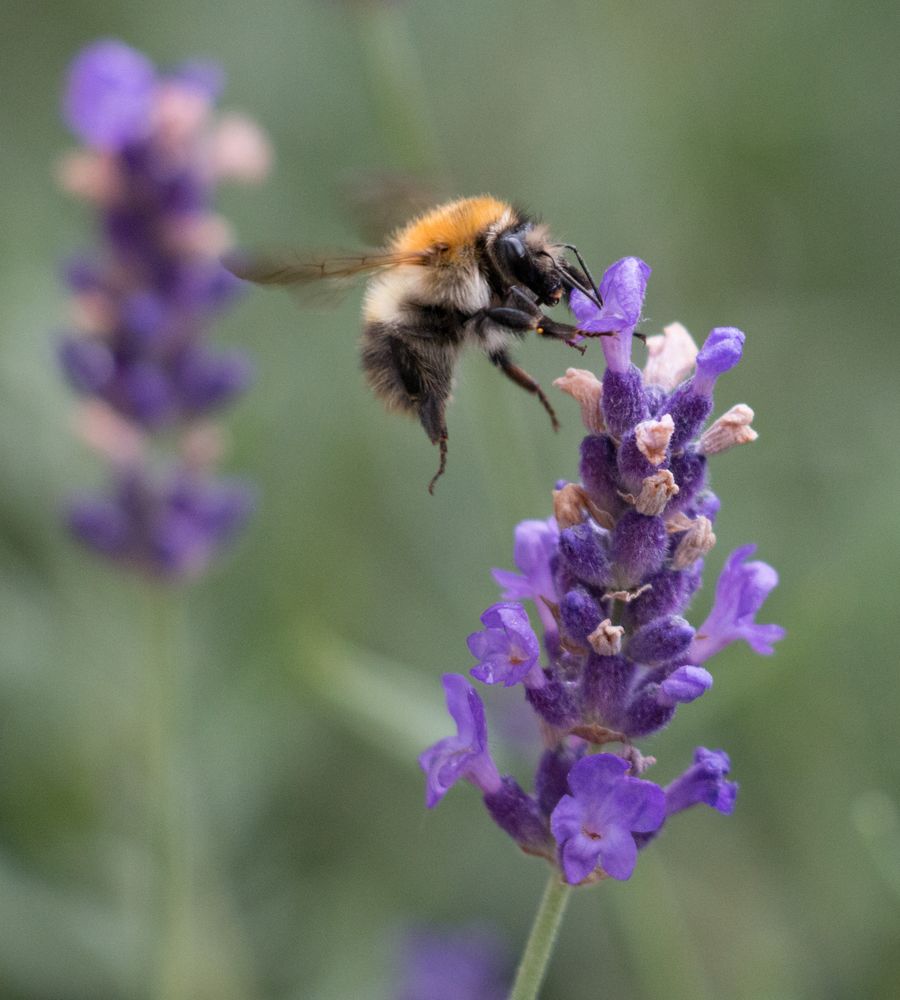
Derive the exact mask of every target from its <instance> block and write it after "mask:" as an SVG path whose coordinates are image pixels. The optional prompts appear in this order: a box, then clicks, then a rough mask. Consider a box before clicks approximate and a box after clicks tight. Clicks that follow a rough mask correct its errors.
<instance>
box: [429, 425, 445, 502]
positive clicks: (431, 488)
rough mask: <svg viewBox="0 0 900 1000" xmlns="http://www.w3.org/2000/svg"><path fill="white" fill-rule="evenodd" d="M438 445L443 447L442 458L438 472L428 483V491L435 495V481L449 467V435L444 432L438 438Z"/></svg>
mask: <svg viewBox="0 0 900 1000" xmlns="http://www.w3.org/2000/svg"><path fill="white" fill-rule="evenodd" d="M438 445H439V446H440V449H441V460H440V463H439V464H438V470H437V472H436V473H435V474H434V475H433V476H432V477H431V482H430V483H429V484H428V492H429V493H430V494H431V495H432V496H434V486H435V483H436V482H437V481H438V480H439V479H440V478H441V476H443V474H444V470H445V469H446V468H447V435H446V433H445V434H442V435H441V436H440V437H439V438H438Z"/></svg>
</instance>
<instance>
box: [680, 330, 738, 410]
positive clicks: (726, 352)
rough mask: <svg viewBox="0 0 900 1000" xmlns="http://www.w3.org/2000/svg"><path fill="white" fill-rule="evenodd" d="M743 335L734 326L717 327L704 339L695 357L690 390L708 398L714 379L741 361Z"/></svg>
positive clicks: (714, 382)
mask: <svg viewBox="0 0 900 1000" xmlns="http://www.w3.org/2000/svg"><path fill="white" fill-rule="evenodd" d="M744 339H745V338H744V334H743V333H742V332H741V331H740V330H738V329H737V327H734V326H718V327H716V328H715V330H712V331H711V332H710V335H709V336H708V337H707V338H706V341H705V342H704V344H703V347H701V348H700V353H699V354H698V355H697V373H696V374H695V375H694V378H693V380H692V383H691V384H692V388H693V391H694V392H695V393H697V394H698V395H701V396H710V395H711V394H712V391H713V386H714V385H715V384H716V379H717V378H718V377H719V376H720V375H724V373H725V372H727V371H730V370H731V369H732V368H734V366H735V365H736V364H737V363H738V362H739V361H740V360H741V355H742V354H743V351H744Z"/></svg>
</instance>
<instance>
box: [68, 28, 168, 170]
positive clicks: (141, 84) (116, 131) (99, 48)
mask: <svg viewBox="0 0 900 1000" xmlns="http://www.w3.org/2000/svg"><path fill="white" fill-rule="evenodd" d="M155 87H156V71H155V70H154V68H153V64H152V63H151V62H150V60H149V59H147V58H146V56H143V55H142V54H141V53H140V52H137V51H135V50H134V49H132V48H130V47H129V46H127V45H125V44H124V43H123V42H117V41H113V40H107V41H102V42H96V43H95V44H93V45H90V46H88V48H86V49H84V50H83V51H82V52H81V54H80V55H79V56H78V57H77V58H76V59H75V61H74V62H73V63H72V66H71V69H70V70H69V82H68V87H67V89H66V92H65V97H64V102H63V109H64V115H65V119H66V124H67V125H68V126H69V128H71V129H72V131H73V132H74V133H75V134H76V135H77V136H78V137H79V138H80V139H82V140H83V141H84V142H85V143H87V145H89V146H94V147H95V148H97V149H104V150H110V151H116V150H119V149H121V148H122V147H123V146H124V145H126V144H127V143H129V142H133V141H134V140H136V139H140V138H142V137H143V135H144V134H145V131H146V129H147V127H148V124H149V122H148V119H149V115H150V107H151V103H152V100H153V91H154V88H155Z"/></svg>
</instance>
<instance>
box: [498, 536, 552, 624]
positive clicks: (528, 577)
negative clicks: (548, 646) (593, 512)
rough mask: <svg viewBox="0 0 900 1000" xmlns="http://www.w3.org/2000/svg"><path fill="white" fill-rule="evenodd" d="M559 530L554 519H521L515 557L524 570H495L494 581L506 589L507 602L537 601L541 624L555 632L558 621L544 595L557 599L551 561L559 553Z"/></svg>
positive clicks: (504, 595) (550, 598) (536, 606)
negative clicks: (554, 617) (555, 619)
mask: <svg viewBox="0 0 900 1000" xmlns="http://www.w3.org/2000/svg"><path fill="white" fill-rule="evenodd" d="M558 538H559V529H558V528H557V526H556V520H555V519H554V518H552V517H551V518H548V519H547V520H546V521H522V522H521V524H519V525H517V526H516V531H515V544H514V546H513V560H514V561H515V564H516V566H517V567H518V568H519V570H520V571H521V573H513V572H511V571H510V570H504V569H494V570H492V571H491V573H492V575H493V577H494V580H496V582H497V583H498V584H500V586H501V587H502V588H503V592H502V594H501V596H502V597H503V598H504V600H507V601H516V600H530V601H533V602H534V606H535V608H536V609H537V612H538V615H539V616H540V619H541V624H542V625H543V626H544V629H545V630H546V631H548V632H555V631H556V622H555V621H554V619H553V615H552V613H551V612H550V610H549V608H548V607H547V605H546V604H545V603H544V601H543V600H542V598H547V600H550V601H553V602H554V603H555V602H556V601H557V600H558V598H557V594H556V586H555V584H554V582H553V570H552V568H551V565H550V561H551V559H552V558H553V556H554V554H555V552H556V545H557V540H558Z"/></svg>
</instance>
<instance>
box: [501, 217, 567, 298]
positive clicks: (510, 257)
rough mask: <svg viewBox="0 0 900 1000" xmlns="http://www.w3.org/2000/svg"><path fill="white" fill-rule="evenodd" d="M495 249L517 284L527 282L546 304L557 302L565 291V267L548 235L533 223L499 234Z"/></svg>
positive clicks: (526, 285)
mask: <svg viewBox="0 0 900 1000" xmlns="http://www.w3.org/2000/svg"><path fill="white" fill-rule="evenodd" d="M494 253H495V254H496V256H497V259H498V261H499V262H500V264H501V266H502V267H503V269H504V270H506V271H507V272H508V273H509V274H510V275H511V276H512V277H513V279H514V281H515V282H516V283H517V284H520V285H525V287H526V288H530V289H531V291H532V292H534V294H535V295H536V296H537V297H538V301H539V302H540V303H541V304H543V305H548V306H554V305H556V303H557V302H559V300H560V299H561V298H562V296H563V291H564V287H565V286H564V281H563V271H562V270H561V267H560V263H559V260H558V259H557V256H556V254H555V253H554V252H553V249H552V248H551V246H550V244H548V242H547V239H546V235H545V234H544V233H543V232H542V231H541V230H539V229H538V228H536V227H533V226H530V225H524V226H517V227H515V228H511V229H507V230H504V231H503V232H501V233H499V234H498V235H497V238H496V240H495V242H494Z"/></svg>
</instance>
